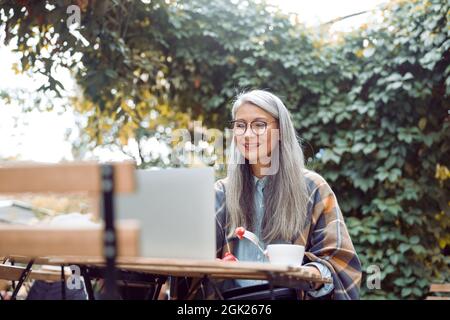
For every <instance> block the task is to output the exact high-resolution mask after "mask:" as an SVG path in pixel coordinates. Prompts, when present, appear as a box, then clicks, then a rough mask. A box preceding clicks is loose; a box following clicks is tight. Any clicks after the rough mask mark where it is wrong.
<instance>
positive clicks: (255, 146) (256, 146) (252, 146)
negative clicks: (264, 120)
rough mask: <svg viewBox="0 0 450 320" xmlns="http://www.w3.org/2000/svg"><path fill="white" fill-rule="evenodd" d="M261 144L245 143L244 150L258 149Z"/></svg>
mask: <svg viewBox="0 0 450 320" xmlns="http://www.w3.org/2000/svg"><path fill="white" fill-rule="evenodd" d="M259 145H260V144H259V143H244V145H243V146H244V148H246V149H250V148H258V147H259Z"/></svg>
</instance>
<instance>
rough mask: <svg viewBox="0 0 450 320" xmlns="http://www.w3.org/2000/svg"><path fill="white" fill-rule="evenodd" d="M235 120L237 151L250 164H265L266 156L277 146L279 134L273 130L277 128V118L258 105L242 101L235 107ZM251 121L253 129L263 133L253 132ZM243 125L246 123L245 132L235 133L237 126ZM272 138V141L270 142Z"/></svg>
mask: <svg viewBox="0 0 450 320" xmlns="http://www.w3.org/2000/svg"><path fill="white" fill-rule="evenodd" d="M235 121H238V123H237V124H236V123H235V129H234V130H235V134H234V139H235V142H236V145H237V147H238V149H239V151H240V152H241V153H242V155H243V156H244V157H245V158H246V159H247V160H248V161H249V162H250V164H256V163H261V162H262V163H265V164H267V163H268V160H267V157H269V156H270V155H271V153H272V150H273V149H274V148H275V147H276V146H277V142H278V137H279V135H277V134H275V131H277V130H278V120H277V119H276V118H275V117H274V116H272V115H271V114H270V113H269V112H267V111H265V110H263V109H261V108H260V107H258V106H255V105H253V104H251V103H244V104H243V105H241V106H240V107H239V108H238V109H237V111H236V117H235ZM241 121H242V122H241ZM255 121H257V122H255ZM252 122H253V126H254V130H256V131H260V132H264V133H262V134H260V135H257V134H255V132H253V131H254V130H252V129H251V127H250V124H251V123H252ZM264 124H266V125H267V128H266V130H265V131H264V128H263V127H264ZM244 125H247V128H246V130H245V133H244V134H242V135H237V134H236V130H237V129H238V128H237V127H239V130H242V129H243V126H244ZM272 138H273V140H274V142H272Z"/></svg>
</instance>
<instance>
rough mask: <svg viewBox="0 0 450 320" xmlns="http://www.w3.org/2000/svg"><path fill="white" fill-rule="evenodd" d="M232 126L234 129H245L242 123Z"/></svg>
mask: <svg viewBox="0 0 450 320" xmlns="http://www.w3.org/2000/svg"><path fill="white" fill-rule="evenodd" d="M234 126H235V127H236V128H245V124H243V123H236V124H235V125H234Z"/></svg>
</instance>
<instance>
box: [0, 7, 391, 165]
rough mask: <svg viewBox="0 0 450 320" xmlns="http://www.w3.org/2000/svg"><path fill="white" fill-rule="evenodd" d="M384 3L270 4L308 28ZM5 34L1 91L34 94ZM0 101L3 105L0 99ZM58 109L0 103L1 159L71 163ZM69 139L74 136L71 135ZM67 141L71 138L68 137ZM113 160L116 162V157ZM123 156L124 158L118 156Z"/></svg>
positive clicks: (66, 119) (354, 23)
mask: <svg viewBox="0 0 450 320" xmlns="http://www.w3.org/2000/svg"><path fill="white" fill-rule="evenodd" d="M386 1H387V0H339V1H337V0H314V1H310V0H268V2H269V3H271V4H273V5H277V6H279V7H280V8H281V9H282V10H283V11H285V12H290V13H295V14H297V15H298V16H299V18H300V20H301V21H303V22H304V23H306V24H307V25H310V26H314V25H319V24H320V23H324V22H328V21H330V20H333V19H335V18H338V17H343V16H346V15H350V14H353V13H357V12H360V11H364V10H371V9H374V8H376V6H378V5H380V4H382V3H385V2H386ZM369 15H370V14H363V15H360V16H357V17H352V18H349V19H346V20H344V21H342V22H339V23H336V24H334V25H333V27H332V31H333V30H339V31H345V30H348V29H350V28H353V27H358V26H359V25H360V24H362V23H364V22H366V21H367V18H368V16H369ZM3 37H4V35H2V34H0V61H1V63H0V91H1V90H6V91H9V90H16V89H25V90H30V91H34V90H36V89H37V88H38V87H39V86H40V85H41V84H42V83H43V79H42V78H39V77H38V76H33V77H30V76H27V75H17V74H15V72H14V71H13V70H12V65H13V63H15V62H18V57H17V55H15V54H14V53H13V52H12V48H11V47H5V46H4V45H3ZM58 74H59V75H60V79H61V82H62V83H63V84H64V86H65V87H67V88H69V89H68V94H70V91H71V90H73V88H74V83H73V80H72V79H71V77H70V74H69V72H68V71H67V70H60V71H59V72H58ZM0 103H3V101H1V100H0ZM61 110H62V108H61V106H58V105H56V106H55V110H54V111H53V112H39V111H33V112H29V113H26V114H24V113H21V112H20V108H19V106H14V105H7V106H5V105H0V158H8V157H19V159H20V160H27V161H28V160H31V161H41V162H58V161H60V160H62V159H66V160H72V158H71V142H70V141H67V138H66V133H67V130H68V129H70V128H73V129H75V127H76V126H75V121H76V119H75V116H74V115H73V114H72V113H71V112H70V111H66V112H62V111H61ZM72 136H73V134H72ZM69 140H70V139H69ZM95 155H96V156H97V157H98V158H100V160H105V161H106V160H114V159H115V160H117V159H118V157H117V155H116V154H114V153H111V152H106V151H101V152H97V153H96V154H95ZM116 157H117V158H116ZM120 158H122V157H120Z"/></svg>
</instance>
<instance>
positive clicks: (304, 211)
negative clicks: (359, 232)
mask: <svg viewBox="0 0 450 320" xmlns="http://www.w3.org/2000/svg"><path fill="white" fill-rule="evenodd" d="M232 116H233V121H232V122H231V127H232V131H233V141H232V143H231V150H230V158H229V161H228V172H227V177H226V178H225V179H223V180H219V181H217V182H216V185H215V188H216V214H217V244H218V251H217V254H218V257H219V258H223V257H225V255H229V254H230V253H231V254H233V255H234V256H236V258H237V259H238V260H239V261H265V259H266V257H265V256H264V255H263V254H261V251H260V250H259V249H258V248H257V247H256V246H255V245H254V244H252V243H251V242H250V241H248V240H247V239H245V238H244V239H243V240H239V239H238V238H237V237H236V236H235V235H234V230H235V229H236V228H237V227H241V226H242V227H244V228H246V229H248V230H249V231H252V232H253V233H255V234H256V235H257V236H258V238H259V239H260V241H261V246H262V247H263V248H264V247H265V246H267V245H268V244H270V243H292V244H299V245H303V246H305V259H304V268H305V269H307V270H308V271H310V272H312V273H314V274H316V275H321V276H325V277H331V278H332V279H333V283H332V284H326V285H320V284H319V285H316V287H314V288H313V290H311V291H308V292H307V293H306V298H320V297H322V298H324V297H327V298H332V299H358V298H359V284H360V280H361V266H360V262H359V259H358V257H357V255H356V252H355V249H354V247H353V244H352V241H351V239H350V236H349V234H348V231H347V228H346V225H345V223H344V220H343V216H342V213H341V211H340V209H339V206H338V203H337V200H336V196H335V195H334V193H333V191H332V190H331V188H330V186H329V185H328V184H327V182H326V181H325V180H324V179H323V178H322V177H321V176H320V175H319V174H317V173H315V172H313V171H311V170H307V169H305V168H304V158H303V152H302V149H301V147H300V145H299V142H298V140H297V138H296V133H295V129H294V126H293V125H292V122H291V119H290V115H289V111H288V110H287V108H286V107H285V106H284V104H283V102H282V101H281V100H280V99H279V98H278V97H276V96H275V95H273V94H271V93H270V92H267V91H263V90H253V91H250V92H247V93H243V94H241V95H240V96H238V98H237V100H236V102H235V103H234V105H233V109H232ZM258 283H259V282H255V281H249V280H247V281H245V280H235V281H232V282H230V281H227V282H226V283H225V287H224V288H232V287H242V286H248V285H253V284H258Z"/></svg>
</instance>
